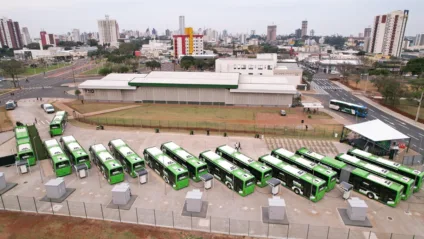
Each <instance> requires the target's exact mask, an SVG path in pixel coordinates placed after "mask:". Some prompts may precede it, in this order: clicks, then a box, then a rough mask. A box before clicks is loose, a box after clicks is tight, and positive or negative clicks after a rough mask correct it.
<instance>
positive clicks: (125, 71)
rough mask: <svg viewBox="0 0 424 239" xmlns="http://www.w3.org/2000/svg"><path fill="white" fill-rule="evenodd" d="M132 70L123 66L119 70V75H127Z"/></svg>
mask: <svg viewBox="0 0 424 239" xmlns="http://www.w3.org/2000/svg"><path fill="white" fill-rule="evenodd" d="M129 70H130V68H128V67H126V66H121V67H120V68H119V71H118V73H127V72H128V71H129Z"/></svg>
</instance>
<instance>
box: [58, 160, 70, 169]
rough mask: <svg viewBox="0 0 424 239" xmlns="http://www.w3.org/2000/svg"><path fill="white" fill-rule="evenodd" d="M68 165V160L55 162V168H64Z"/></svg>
mask: <svg viewBox="0 0 424 239" xmlns="http://www.w3.org/2000/svg"><path fill="white" fill-rule="evenodd" d="M67 166H69V162H68V161H63V162H58V163H56V168H64V167H67Z"/></svg>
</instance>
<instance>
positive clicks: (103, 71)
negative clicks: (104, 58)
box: [99, 67, 112, 76]
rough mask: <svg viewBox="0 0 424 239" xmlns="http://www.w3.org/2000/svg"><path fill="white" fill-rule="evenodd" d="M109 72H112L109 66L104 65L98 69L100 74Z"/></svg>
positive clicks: (104, 74) (103, 74)
mask: <svg viewBox="0 0 424 239" xmlns="http://www.w3.org/2000/svg"><path fill="white" fill-rule="evenodd" d="M110 73H112V70H111V69H110V68H106V67H104V68H101V69H100V70H99V74H100V75H102V76H106V75H109V74H110Z"/></svg>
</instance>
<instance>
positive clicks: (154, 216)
mask: <svg viewBox="0 0 424 239" xmlns="http://www.w3.org/2000/svg"><path fill="white" fill-rule="evenodd" d="M153 218H154V219H155V226H156V209H153Z"/></svg>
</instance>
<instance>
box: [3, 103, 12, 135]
mask: <svg viewBox="0 0 424 239" xmlns="http://www.w3.org/2000/svg"><path fill="white" fill-rule="evenodd" d="M12 128H13V123H12V121H11V120H10V118H9V114H8V112H7V110H6V108H5V107H4V106H3V107H0V132H3V131H7V130H11V129H12Z"/></svg>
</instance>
